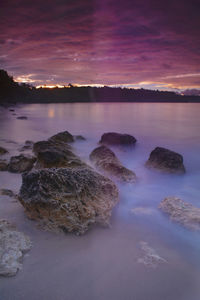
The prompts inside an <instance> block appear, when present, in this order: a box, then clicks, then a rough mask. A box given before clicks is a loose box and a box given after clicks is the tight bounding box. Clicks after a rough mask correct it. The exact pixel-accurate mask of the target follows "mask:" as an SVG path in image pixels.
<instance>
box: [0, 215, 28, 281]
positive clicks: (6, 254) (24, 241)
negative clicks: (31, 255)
mask: <svg viewBox="0 0 200 300" xmlns="http://www.w3.org/2000/svg"><path fill="white" fill-rule="evenodd" d="M30 248H31V241H30V239H29V237H27V236H26V235H24V234H23V233H22V232H19V231H17V229H16V228H15V226H13V225H11V224H10V223H8V222H7V221H5V220H0V275H1V276H14V275H16V273H17V271H18V270H20V269H21V268H22V258H23V255H24V253H25V252H27V251H28V250H30Z"/></svg>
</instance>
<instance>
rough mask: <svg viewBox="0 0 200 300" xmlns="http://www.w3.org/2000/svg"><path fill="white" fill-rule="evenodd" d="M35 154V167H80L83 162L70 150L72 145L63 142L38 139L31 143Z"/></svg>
mask: <svg viewBox="0 0 200 300" xmlns="http://www.w3.org/2000/svg"><path fill="white" fill-rule="evenodd" d="M33 151H34V153H35V154H36V156H37V162H36V168H53V167H55V168H61V167H71V168H73V167H80V166H84V165H85V163H84V162H82V161H81V159H80V158H79V157H78V156H77V155H75V154H74V153H73V152H72V147H71V146H70V145H68V144H67V143H64V142H58V141H56V142H55V141H53V140H52V139H49V140H48V141H40V142H37V143H35V144H34V145H33Z"/></svg>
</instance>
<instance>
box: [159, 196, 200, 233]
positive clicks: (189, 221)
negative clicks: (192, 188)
mask: <svg viewBox="0 0 200 300" xmlns="http://www.w3.org/2000/svg"><path fill="white" fill-rule="evenodd" d="M159 208H160V209H161V210H162V211H163V212H165V213H166V214H168V215H169V216H170V219H171V220H172V221H176V222H178V223H180V224H182V225H183V226H185V227H186V228H188V229H191V230H198V231H199V230H200V208H199V207H195V206H193V205H192V204H190V203H187V202H185V201H183V200H182V199H179V198H177V197H167V198H165V199H163V200H162V201H161V203H160V205H159Z"/></svg>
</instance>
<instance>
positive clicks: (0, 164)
mask: <svg viewBox="0 0 200 300" xmlns="http://www.w3.org/2000/svg"><path fill="white" fill-rule="evenodd" d="M8 164H9V163H8V161H7V160H6V159H0V171H7V170H8Z"/></svg>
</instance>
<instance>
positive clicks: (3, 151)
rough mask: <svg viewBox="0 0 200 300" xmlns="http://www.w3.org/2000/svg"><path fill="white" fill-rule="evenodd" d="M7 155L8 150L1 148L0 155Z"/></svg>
mask: <svg viewBox="0 0 200 300" xmlns="http://www.w3.org/2000/svg"><path fill="white" fill-rule="evenodd" d="M6 153H8V150H6V149H5V148H3V147H0V155H3V154H6Z"/></svg>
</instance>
